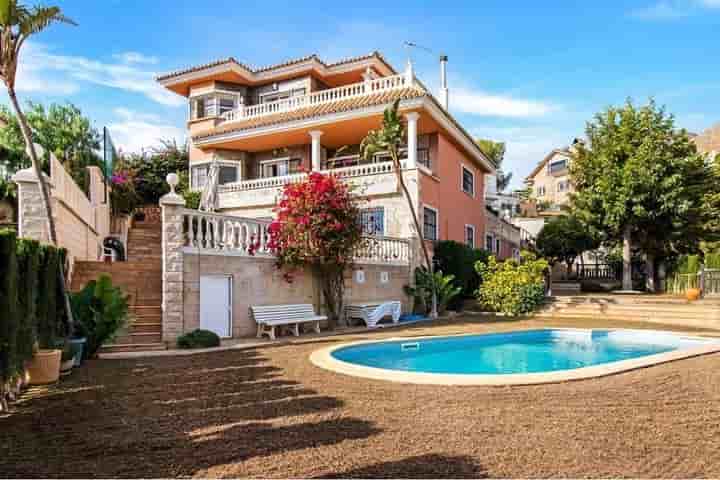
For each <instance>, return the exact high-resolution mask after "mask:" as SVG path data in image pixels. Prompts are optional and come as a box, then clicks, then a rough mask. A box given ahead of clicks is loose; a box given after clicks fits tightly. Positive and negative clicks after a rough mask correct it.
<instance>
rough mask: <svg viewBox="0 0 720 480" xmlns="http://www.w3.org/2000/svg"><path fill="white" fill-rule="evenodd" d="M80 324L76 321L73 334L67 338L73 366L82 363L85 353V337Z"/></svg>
mask: <svg viewBox="0 0 720 480" xmlns="http://www.w3.org/2000/svg"><path fill="white" fill-rule="evenodd" d="M82 330H83V327H82V324H80V323H78V324H76V325H75V334H74V335H73V336H72V338H70V339H69V340H68V343H69V344H70V351H71V353H72V356H73V367H79V366H80V365H82V362H83V360H84V354H85V344H86V343H87V337H85V335H84V333H83V332H82Z"/></svg>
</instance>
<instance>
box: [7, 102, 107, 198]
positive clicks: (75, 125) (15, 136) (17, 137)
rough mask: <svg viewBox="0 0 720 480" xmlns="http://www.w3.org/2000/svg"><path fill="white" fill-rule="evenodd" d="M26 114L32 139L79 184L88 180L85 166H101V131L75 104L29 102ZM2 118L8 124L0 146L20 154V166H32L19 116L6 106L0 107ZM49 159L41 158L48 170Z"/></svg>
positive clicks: (17, 154) (44, 168)
mask: <svg viewBox="0 0 720 480" xmlns="http://www.w3.org/2000/svg"><path fill="white" fill-rule="evenodd" d="M25 116H26V117H27V122H28V125H29V126H30V129H31V131H32V134H33V141H35V143H37V144H38V145H40V146H42V147H43V148H44V149H45V151H46V152H51V153H53V154H54V155H55V156H56V157H57V158H58V160H60V163H62V164H63V166H64V167H65V169H66V170H67V171H68V172H69V173H70V175H71V176H72V177H73V179H74V180H75V182H76V183H77V184H78V185H84V184H85V183H86V181H87V171H86V169H85V167H88V166H92V165H95V166H99V167H102V159H101V158H100V156H99V155H98V154H97V153H96V151H97V150H98V149H99V148H100V143H101V142H100V140H101V139H100V134H99V133H98V131H97V130H96V129H95V128H93V126H92V124H91V123H90V119H89V118H87V117H86V116H84V115H83V113H82V111H81V110H80V109H79V108H78V107H76V106H75V105H73V104H71V103H67V104H55V103H53V104H51V105H50V106H49V107H45V106H44V105H42V104H40V103H34V102H31V101H29V102H28V103H27V109H26V111H25ZM0 117H2V118H3V120H4V121H5V126H4V127H2V128H0V145H1V146H3V147H5V148H7V149H8V150H10V151H11V152H13V154H14V155H15V156H18V157H20V158H21V166H26V165H29V164H30V160H29V158H28V156H27V154H26V153H25V152H26V149H25V141H24V139H23V134H22V129H21V127H20V122H19V121H18V117H17V116H16V115H15V114H14V113H13V112H11V111H10V110H9V109H8V108H7V107H5V106H0ZM46 157H47V156H46ZM47 160H48V159H47V158H44V159H42V163H43V170H45V171H46V172H48V165H47Z"/></svg>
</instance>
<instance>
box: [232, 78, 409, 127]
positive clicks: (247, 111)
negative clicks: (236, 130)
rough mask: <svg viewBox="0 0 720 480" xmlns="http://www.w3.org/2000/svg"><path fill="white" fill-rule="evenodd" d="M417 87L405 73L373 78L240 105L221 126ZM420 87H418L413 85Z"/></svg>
mask: <svg viewBox="0 0 720 480" xmlns="http://www.w3.org/2000/svg"><path fill="white" fill-rule="evenodd" d="M412 84H416V82H415V81H414V79H413V77H412V76H410V75H408V74H407V73H402V74H399V75H392V76H389V77H381V78H376V79H374V80H368V81H364V82H359V83H352V84H350V85H342V86H340V87H335V88H329V89H327V90H320V91H317V92H312V93H309V94H306V95H301V96H298V97H291V98H286V99H283V100H277V101H274V102H268V103H260V104H257V105H241V106H240V107H239V108H236V109H234V110H231V111H229V112H225V113H223V114H222V119H223V120H222V121H223V122H233V121H238V120H247V119H250V118H256V117H262V116H265V115H274V114H276V113H285V112H290V111H293V110H299V109H301V108H306V107H313V106H316V105H322V104H326V103H330V102H335V101H338V100H348V99H352V98H357V97H362V96H365V95H372V94H376V93H382V92H387V91H391V90H399V89H402V88H405V87H409V86H411V85H412ZM416 85H418V86H419V84H416Z"/></svg>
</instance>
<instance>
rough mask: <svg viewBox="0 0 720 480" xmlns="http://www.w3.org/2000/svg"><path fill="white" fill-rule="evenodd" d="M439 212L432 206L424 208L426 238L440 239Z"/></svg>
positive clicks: (424, 233) (424, 235) (424, 232)
mask: <svg viewBox="0 0 720 480" xmlns="http://www.w3.org/2000/svg"><path fill="white" fill-rule="evenodd" d="M437 217H438V214H437V210H435V209H434V208H431V207H424V208H423V238H424V239H425V240H432V241H433V242H434V241H436V240H437V239H438V223H437V222H438V218H437Z"/></svg>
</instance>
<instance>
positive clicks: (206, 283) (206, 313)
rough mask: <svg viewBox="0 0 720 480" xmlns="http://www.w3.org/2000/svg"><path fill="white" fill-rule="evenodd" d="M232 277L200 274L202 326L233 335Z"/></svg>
mask: <svg viewBox="0 0 720 480" xmlns="http://www.w3.org/2000/svg"><path fill="white" fill-rule="evenodd" d="M231 287H232V277H230V276H227V275H201V276H200V328H202V329H203V330H210V331H211V332H215V333H217V334H218V336H219V337H220V338H229V337H231V336H232V335H231V333H230V332H231V326H232V297H231V293H230V292H231Z"/></svg>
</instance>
